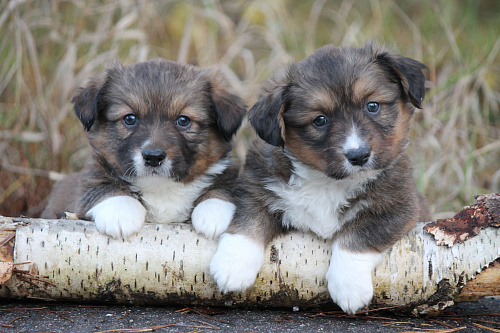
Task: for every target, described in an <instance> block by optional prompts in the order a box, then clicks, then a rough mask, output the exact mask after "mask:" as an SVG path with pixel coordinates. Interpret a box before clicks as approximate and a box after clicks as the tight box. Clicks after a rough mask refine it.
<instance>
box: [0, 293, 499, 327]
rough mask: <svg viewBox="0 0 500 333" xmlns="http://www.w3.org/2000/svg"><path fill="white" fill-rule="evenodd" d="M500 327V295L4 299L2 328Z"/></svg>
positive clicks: (1, 316) (0, 312)
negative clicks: (376, 304) (338, 302)
mask: <svg viewBox="0 0 500 333" xmlns="http://www.w3.org/2000/svg"><path fill="white" fill-rule="evenodd" d="M153 331H154V332H215V331H223V332H439V333H447V332H455V331H462V332H500V299H498V298H484V299H480V300H478V301H475V302H465V303H459V304H457V305H455V306H453V307H451V308H449V309H447V310H446V311H445V312H444V313H442V314H441V315H440V316H438V317H426V318H415V317H411V316H402V315H397V314H395V313H392V312H388V310H385V311H375V312H370V313H367V314H364V315H357V316H355V317H348V316H346V315H344V314H343V313H341V312H340V311H326V310H321V311H320V310H314V311H313V310H299V311H293V310H288V309H282V310H242V309H228V308H216V309H214V308H200V307H198V308H192V307H189V308H188V307H185V306H182V305H180V306H177V307H143V306H141V307H139V306H108V305H105V306H103V305H85V306H83V305H78V304H61V303H45V302H20V301H12V300H7V301H6V300H3V301H2V302H1V303H0V332H2V333H3V332H5V333H10V332H16V333H17V332H39V333H41V332H61V333H81V332H94V333H97V332H100V333H104V332H106V333H111V332H153Z"/></svg>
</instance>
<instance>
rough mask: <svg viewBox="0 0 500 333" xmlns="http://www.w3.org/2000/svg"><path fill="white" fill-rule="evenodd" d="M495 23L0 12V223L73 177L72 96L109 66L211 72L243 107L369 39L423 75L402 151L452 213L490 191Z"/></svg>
mask: <svg viewBox="0 0 500 333" xmlns="http://www.w3.org/2000/svg"><path fill="white" fill-rule="evenodd" d="M138 3H139V4H138ZM499 17H500V3H499V2H497V1H495V0H488V1H473V0H468V1H465V0H464V1H452V0H441V1H412V0H406V1H395V0H371V1H352V0H351V1H348V0H344V1H327V0H316V1H299V0H288V1H286V0H284V1H279V0H266V1H264V0H251V1H242V0H238V1H214V0H205V1H188V2H185V1H160V0H157V1H152V0H145V1H141V2H137V1H132V0H122V1H120V2H107V1H97V0H89V1H83V0H69V1H48V0H45V1H42V0H40V1H26V2H21V1H2V2H1V3H0V36H2V39H1V40H0V163H1V165H2V166H3V167H2V168H1V169H0V191H1V192H0V193H1V194H0V214H3V215H19V214H27V215H36V214H37V213H39V211H40V208H41V206H42V205H43V199H44V198H45V197H46V195H47V194H48V193H49V192H50V188H51V184H52V181H51V180H49V177H48V174H44V173H43V172H41V171H40V170H46V171H49V170H51V171H57V172H62V173H67V172H71V171H74V170H78V169H80V168H82V167H83V165H84V162H85V158H86V157H87V155H88V150H87V144H86V141H85V136H84V133H83V130H82V127H81V124H80V123H79V122H78V120H77V119H76V117H75V116H74V115H73V111H72V106H71V104H70V100H71V96H72V94H73V92H74V90H75V89H76V88H77V87H78V86H80V85H82V84H84V82H85V81H86V80H87V79H88V78H89V77H90V76H91V75H93V74H95V73H98V72H100V71H102V70H103V68H105V67H106V66H107V65H109V64H110V63H111V62H112V61H113V60H114V59H116V58H119V59H120V61H121V62H122V63H123V64H126V65H127V64H131V63H134V62H137V61H143V60H146V59H150V58H153V57H164V58H167V59H171V60H177V61H182V62H187V63H191V64H195V65H199V66H211V65H216V66H218V67H219V68H220V69H221V70H222V71H223V73H224V74H225V76H226V77H227V79H228V81H229V82H230V84H231V85H232V87H233V88H234V90H235V91H236V92H237V93H238V94H240V95H241V96H242V97H243V98H244V99H245V100H246V102H247V104H248V105H249V106H251V105H252V104H253V103H254V102H255V101H256V98H257V95H258V92H259V88H260V85H261V84H262V82H263V81H264V80H265V79H266V78H267V77H268V76H269V75H270V74H271V73H272V72H273V71H274V70H275V69H277V68H279V67H281V66H283V65H284V64H286V63H288V62H290V61H298V60H300V59H303V58H304V57H306V56H308V55H309V54H311V53H312V52H313V51H314V50H315V49H316V48H318V47H320V46H322V45H324V44H328V43H334V44H336V45H349V46H361V45H363V44H364V43H365V41H367V40H372V39H373V40H376V41H378V42H380V43H384V44H386V45H387V46H389V47H391V48H393V49H394V50H396V51H398V52H400V53H402V54H403V55H405V56H407V57H411V58H415V59H417V60H419V61H421V62H423V63H425V64H426V65H427V66H428V67H429V71H428V82H427V87H428V91H427V96H426V101H425V103H424V109H423V110H421V111H418V112H417V113H416V115H415V122H414V124H413V128H412V131H411V144H410V146H409V152H410V154H411V156H412V158H413V160H414V162H415V177H416V178H417V182H418V185H419V188H420V189H421V190H422V191H423V192H424V193H425V194H426V196H427V197H428V198H429V199H430V202H431V204H432V208H433V210H434V213H437V215H439V214H438V213H442V212H447V211H457V210H459V209H461V207H462V206H463V205H465V204H468V203H470V202H471V201H472V195H473V194H476V193H484V192H494V191H497V192H499V191H500V110H499V109H500V107H499V105H500V93H499V91H500V61H499V58H500V57H499V51H500V38H499V36H500V25H499V24H498V18H499ZM251 135H252V131H251V130H250V129H249V128H248V127H246V128H244V129H243V130H242V131H241V132H240V134H239V135H238V137H237V139H236V142H235V147H236V149H235V150H236V152H237V154H238V155H239V156H240V157H242V156H243V155H244V152H245V148H246V146H247V145H248V142H249V140H250V138H251Z"/></svg>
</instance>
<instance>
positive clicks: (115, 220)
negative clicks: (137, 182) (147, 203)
mask: <svg viewBox="0 0 500 333" xmlns="http://www.w3.org/2000/svg"><path fill="white" fill-rule="evenodd" d="M87 216H89V217H91V218H92V220H94V221H95V225H96V227H97V230H99V232H100V233H102V234H106V235H108V236H110V237H113V238H115V239H125V240H126V239H128V238H129V237H130V236H132V235H134V234H136V233H137V232H138V231H139V230H141V228H142V226H143V224H144V222H145V221H146V208H144V206H143V205H142V204H141V203H140V202H139V201H138V200H137V199H134V198H132V197H129V196H126V195H119V196H115V197H110V198H107V199H104V200H103V201H101V202H100V203H98V204H97V205H95V206H94V207H93V208H92V209H90V210H89V211H88V212H87Z"/></svg>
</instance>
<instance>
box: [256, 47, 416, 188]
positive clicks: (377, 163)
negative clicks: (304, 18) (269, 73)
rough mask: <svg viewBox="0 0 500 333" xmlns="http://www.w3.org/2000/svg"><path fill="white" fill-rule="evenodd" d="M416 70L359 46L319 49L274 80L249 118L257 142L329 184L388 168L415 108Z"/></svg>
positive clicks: (412, 64) (388, 55) (387, 54)
mask: <svg viewBox="0 0 500 333" xmlns="http://www.w3.org/2000/svg"><path fill="white" fill-rule="evenodd" d="M423 68H425V66H424V65H422V64H421V63H419V62H417V61H415V60H412V59H408V58H404V57H402V56H399V55H396V54H393V53H390V52H388V51H387V50H385V49H383V48H380V47H377V46H374V45H372V44H367V45H366V46H365V47H364V48H360V49H356V48H335V47H333V46H331V45H329V46H325V47H323V48H321V49H319V50H318V51H317V52H316V53H315V54H313V55H312V56H310V57H308V58H306V59H305V60H303V61H301V62H299V63H297V64H294V65H291V66H289V67H287V68H285V69H284V70H282V71H280V72H278V73H277V74H275V75H274V77H273V78H271V80H270V81H269V82H268V83H267V85H266V86H265V88H264V92H263V95H262V97H261V99H260V100H259V101H258V102H257V104H256V105H255V106H254V107H253V108H252V109H251V110H250V112H249V119H250V123H251V124H252V126H253V127H254V128H255V130H256V131H257V133H258V134H259V136H260V137H261V138H262V139H264V140H265V141H267V142H268V143H270V144H273V145H276V146H282V147H283V146H286V147H287V149H289V150H290V151H291V152H292V153H293V154H294V155H295V156H296V157H297V158H298V159H299V160H301V161H302V162H304V163H306V164H308V165H310V166H312V167H314V168H316V169H317V170H320V171H322V172H324V173H325V174H327V175H329V176H330V177H333V178H335V179H342V178H345V177H348V176H350V175H352V174H354V173H356V172H359V171H364V170H380V169H384V168H387V167H388V166H389V165H391V164H392V163H394V162H395V161H396V160H397V158H398V156H399V154H400V153H401V152H402V151H403V150H404V148H405V146H406V143H407V133H408V127H409V122H410V119H411V117H412V114H413V111H414V109H415V107H420V106H421V101H422V100H423V97H424V82H425V78H424V75H423V73H422V69H423Z"/></svg>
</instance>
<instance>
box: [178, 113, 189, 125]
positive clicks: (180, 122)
mask: <svg viewBox="0 0 500 333" xmlns="http://www.w3.org/2000/svg"><path fill="white" fill-rule="evenodd" d="M176 123H177V125H179V126H181V127H187V126H189V124H191V118H189V117H186V116H180V117H179V118H177V121H176Z"/></svg>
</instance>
